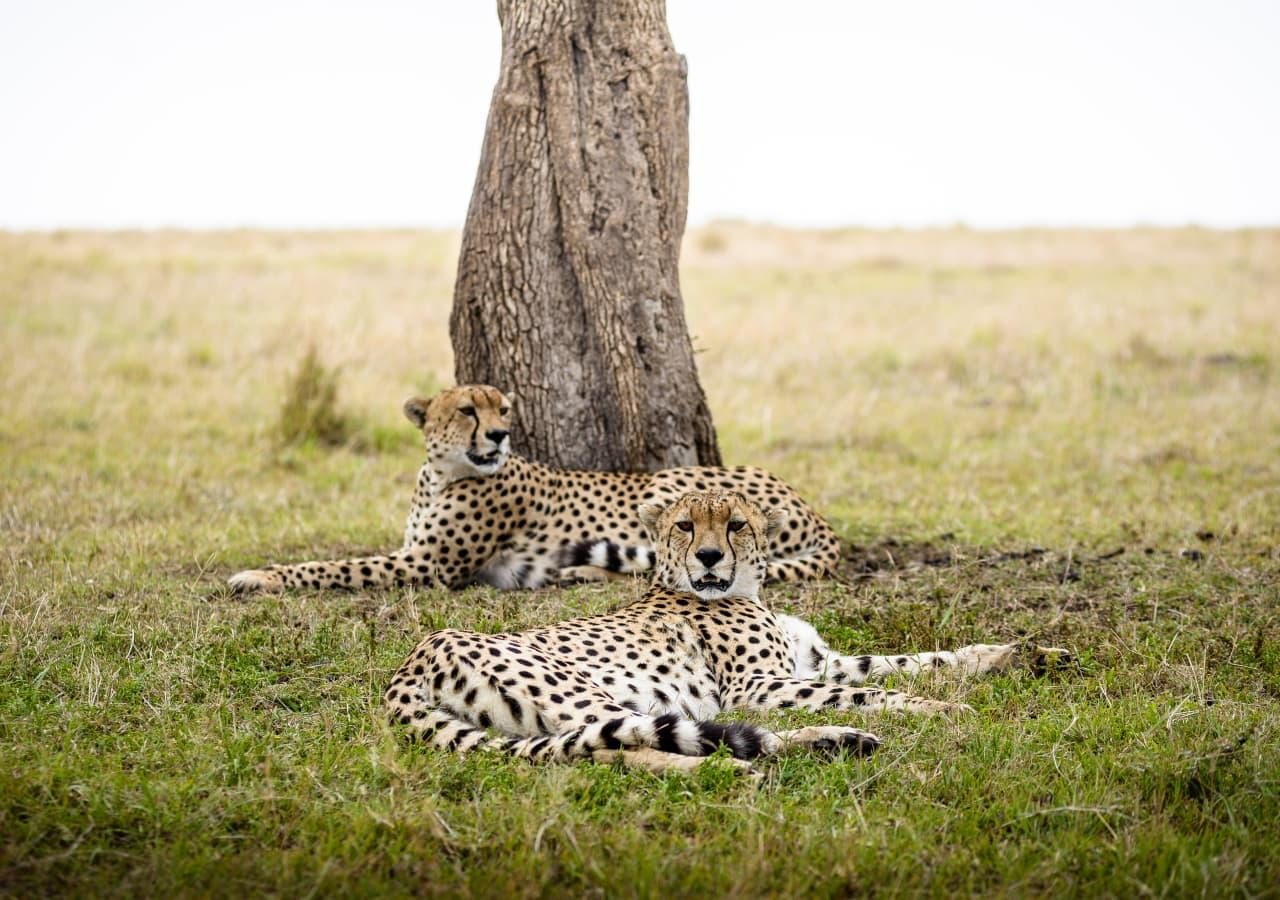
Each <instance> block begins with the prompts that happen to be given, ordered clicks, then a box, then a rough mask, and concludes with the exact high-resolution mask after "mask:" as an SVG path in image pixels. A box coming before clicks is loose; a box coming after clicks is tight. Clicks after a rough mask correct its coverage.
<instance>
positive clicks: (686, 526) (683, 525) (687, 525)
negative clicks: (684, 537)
mask: <svg viewBox="0 0 1280 900" xmlns="http://www.w3.org/2000/svg"><path fill="white" fill-rule="evenodd" d="M676 527H677V528H679V529H680V530H681V531H683V532H684V533H685V534H692V533H693V523H692V522H690V521H689V520H688V519H684V520H682V521H679V522H677V523H676Z"/></svg>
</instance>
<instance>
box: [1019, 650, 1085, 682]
mask: <svg viewBox="0 0 1280 900" xmlns="http://www.w3.org/2000/svg"><path fill="white" fill-rule="evenodd" d="M1030 656H1031V672H1032V674H1034V675H1037V676H1040V675H1046V674H1048V673H1049V672H1054V671H1061V670H1063V669H1067V668H1070V667H1071V666H1072V665H1073V664H1074V663H1075V661H1076V658H1075V656H1074V655H1073V654H1072V652H1071V651H1070V650H1064V649H1063V648H1062V647H1032V648H1031V650H1030Z"/></svg>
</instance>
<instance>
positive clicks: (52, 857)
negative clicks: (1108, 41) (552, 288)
mask: <svg viewBox="0 0 1280 900" xmlns="http://www.w3.org/2000/svg"><path fill="white" fill-rule="evenodd" d="M456 249H457V238H456V235H453V234H446V233H421V232H392V233H322V234H284V233H252V232H228V233H216V234H184V233H158V234H88V233H72V234H63V233H56V234H48V235H14V234H8V235H0V314H2V316H0V451H2V456H3V466H0V567H2V575H0V578H2V580H0V591H2V593H0V891H3V892H6V893H9V894H13V895H26V896H30V895H36V894H46V893H73V894H93V895H121V894H160V895H163V894H171V893H175V892H179V893H187V894H218V895H225V894H243V893H248V892H263V893H272V894H289V895H294V894H308V893H320V892H323V893H337V892H339V891H342V892H352V893H388V894H424V893H426V894H471V895H484V896H494V895H518V896H535V895H545V894H552V895H560V894H570V895H583V894H605V895H620V896H653V895H677V896H682V895H692V894H702V893H708V894H745V895H759V894H792V895H818V896H821V895H835V894H849V893H858V894H863V893H868V894H870V893H875V894H886V895H897V894H912V895H915V894H930V895H944V894H945V895H951V894H955V893H965V894H971V893H982V894H994V895H1017V896H1023V895H1035V894H1055V895H1056V894H1063V893H1066V894H1079V895H1093V894H1107V895H1119V894H1123V895H1136V894H1148V893H1149V894H1156V895H1162V896H1186V895H1192V894H1195V895H1214V896H1218V895H1236V894H1239V895H1255V896H1262V895H1269V896H1275V895H1276V893H1277V889H1276V885H1277V884H1280V857H1278V856H1277V855H1276V854H1275V852H1274V831H1275V823H1276V821H1278V820H1280V775H1278V774H1277V773H1280V389H1278V384H1277V380H1278V377H1280V373H1278V372H1277V366H1280V355H1278V354H1280V324H1278V323H1280V315H1277V313H1278V312H1280V233H1277V232H1273V231H1248V232H1234V233H1216V232H1209V231H1203V230H1196V229H1186V230H1168V231H1161V230H1135V231H1127V232H1054V231H1023V232H1009V233H982V232H973V231H966V230H961V229H954V230H944V231H933V232H872V231H859V230H848V231H831V232H788V231H781V230H777V229H771V228H767V227H763V226H749V225H744V224H740V223H718V224H717V225H715V226H713V227H712V228H711V229H708V230H707V231H704V232H695V233H694V234H691V235H690V238H689V241H688V243H687V247H686V253H685V259H684V264H683V283H684V288H685V294H686V302H687V306H688V313H689V318H690V321H691V326H692V331H693V333H694V338H695V345H696V346H697V347H698V348H699V349H700V350H701V353H700V355H699V357H698V358H699V365H700V366H701V370H702V374H703V382H704V385H705V387H706V388H707V391H708V394H709V397H710V400H711V405H712V408H713V411H714V413H715V415H716V421H717V424H718V426H719V432H720V436H721V441H722V444H723V449H724V451H725V456H726V458H727V459H728V460H729V461H731V462H734V463H739V462H752V463H757V464H761V465H765V466H768V467H770V468H772V469H774V470H775V471H777V472H779V473H780V474H782V475H783V476H784V477H785V478H787V479H788V480H789V481H791V482H792V483H793V484H795V485H796V486H797V487H799V488H800V489H801V490H802V491H803V492H804V493H805V494H806V495H807V496H808V497H810V498H812V500H813V501H814V503H815V504H816V505H817V506H818V507H819V508H820V509H822V510H823V511H824V512H825V513H827V514H828V515H829V517H830V518H831V519H832V521H833V522H834V523H835V524H836V526H837V528H838V529H839V530H840V531H841V533H842V535H843V536H844V537H845V539H846V541H847V542H848V545H849V549H848V555H849V560H848V562H847V566H846V571H845V574H846V579H845V581H844V582H831V583H826V584H821V585H808V586H803V587H786V588H781V589H778V590H775V591H774V592H773V593H772V594H771V597H772V601H773V602H774V604H775V605H776V606H778V607H780V608H784V609H787V610H790V611H792V612H796V613H799V614H802V615H805V616H808V617H811V618H812V619H813V620H814V621H815V622H816V623H817V624H818V625H819V626H820V628H821V629H822V631H823V632H824V633H825V634H826V635H827V636H828V637H829V639H830V640H831V641H832V643H833V644H834V645H835V646H837V647H839V648H841V649H843V650H846V651H854V650H857V651H888V652H892V651H898V650H907V649H913V648H914V649H932V648H934V647H949V646H954V645H957V644H962V643H966V642H971V641H988V640H995V639H1001V638H1012V637H1016V636H1023V635H1027V636H1034V637H1036V638H1038V639H1039V640H1041V641H1043V642H1045V643H1051V644H1059V645H1065V646H1070V647H1072V648H1074V649H1075V650H1076V651H1077V653H1078V655H1079V657H1080V659H1081V667H1080V670H1079V671H1078V672H1073V673H1065V674H1061V675H1054V676H1051V677H1048V678H1044V679H1036V678H1032V677H1030V676H1028V675H1025V674H1022V673H1013V674H1009V675H1005V676H1000V677H997V678H992V679H988V680H980V681H967V682H961V681H955V680H947V679H944V680H941V681H930V682H926V683H922V684H918V685H914V686H913V687H914V689H916V690H919V691H921V692H924V693H928V694H930V695H933V696H940V697H954V698H957V699H963V700H965V701H966V702H969V703H971V704H972V705H974V706H975V707H976V708H977V710H978V711H977V713H976V714H975V715H973V716H970V717H967V718H961V719H956V720H951V721H947V720H941V719H937V720H927V719H922V718H909V717H897V718H895V717H884V718H880V719H877V720H875V722H874V724H873V725H872V728H873V730H875V731H876V732H877V733H878V734H879V735H880V736H881V737H882V738H884V739H885V742H886V745H885V748H884V750H883V751H882V752H881V753H880V754H878V755H877V756H875V757H874V758H872V759H870V760H867V761H861V760H840V761H836V762H834V763H831V764H821V763H819V762H818V761H816V760H813V759H810V758H806V757H804V756H789V757H786V758H783V759H779V760H776V761H773V762H771V763H769V764H767V765H766V766H765V767H764V768H765V773H766V777H765V779H764V781H763V783H762V784H761V785H760V786H758V787H756V786H753V785H751V784H750V783H748V782H746V781H745V780H742V779H737V778H734V777H732V776H729V775H727V774H726V773H725V772H724V771H723V770H721V769H718V768H716V767H715V766H714V764H712V765H710V766H707V767H704V769H703V770H702V771H701V772H700V773H699V774H698V775H697V776H696V777H692V778H690V777H683V776H678V775H672V776H667V777H662V778H659V777H655V776H651V775H647V774H644V773H639V772H627V771H621V770H617V769H614V768H611V767H606V766H597V765H590V764H579V765H570V766H551V767H542V768H537V767H532V766H529V765H527V764H524V763H520V762H516V761H512V760H506V759H500V758H491V757H472V758H456V757H452V756H446V755H442V754H435V753H431V752H425V751H422V750H416V749H409V748H406V747H405V746H403V744H402V742H401V740H400V738H399V736H398V735H397V734H396V733H395V732H393V731H392V730H390V729H388V728H387V727H386V726H384V724H383V723H382V721H381V717H380V715H379V714H378V710H377V697H378V693H379V690H380V688H381V687H382V685H383V684H384V682H385V681H386V679H387V678H388V677H389V675H390V673H391V671H392V670H393V669H394V668H395V666H396V665H397V664H398V663H399V662H400V660H401V658H402V657H403V655H404V654H405V653H406V652H407V650H408V649H409V648H410V647H411V646H412V644H413V642H414V641H415V640H416V639H417V637H418V636H419V635H420V634H421V633H422V632H424V631H426V630H428V629H432V628H438V627H441V626H446V625H447V626H456V627H467V628H475V629H480V630H486V631H494V630H500V629H510V628H518V627H523V626H529V625H534V624H540V623H545V622H549V621H553V620H555V619H557V618H561V617H565V616H568V615H571V614H579V613H583V612H593V611H601V610H605V609H610V608H613V607H615V606H617V605H618V604H619V603H621V602H623V601H625V599H626V598H628V597H630V596H632V595H634V594H635V593H636V592H637V591H638V590H639V586H638V585H628V584H623V585H615V586H609V587H594V586H593V587H582V588H577V589H572V590H564V591H561V590H548V591H541V592H537V593H505V594H504V593H498V592H494V591H490V590H485V589H475V590H470V591H466V592H462V593H447V592H441V591H415V590H404V591H395V592H387V593H369V594H342V593H309V594H308V593H303V594H296V595H291V596H286V597H277V598H256V597H255V598H251V599H242V598H237V597H233V596H230V595H229V594H227V593H226V591H225V590H224V589H223V587H222V583H223V581H224V579H225V577H226V576H227V575H228V574H230V573H231V572H234V571H236V570H238V569H240V568H245V567H250V566H253V565H258V564H261V563H263V562H267V561H272V560H276V561H287V560H300V559H303V558H317V557H332V556H336V555H339V554H345V553H350V552H353V551H358V550H366V549H377V548H388V547H391V546H394V545H395V543H396V542H397V540H398V537H399V533H400V530H401V527H402V524H403V522H402V519H403V515H404V510H405V505H406V503H407V499H408V496H409V494H410V492H411V490H412V483H413V474H414V471H415V469H416V466H417V465H418V463H419V462H420V456H421V454H420V450H419V448H418V445H417V440H415V438H414V434H413V431H412V428H411V427H410V426H409V425H408V424H407V423H405V422H403V420H402V419H401V418H400V413H399V407H400V404H401V402H402V401H403V400H404V399H405V397H407V396H409V395H410V394H412V393H430V392H431V391H433V390H436V389H438V388H439V387H440V386H443V385H445V384H448V383H449V382H450V380H451V371H452V360H451V355H450V351H449V346H448V339H447V316H448V308H449V295H450V287H451V282H452V276H453V266H454V260H455V258H456ZM312 345H314V346H315V348H316V351H317V358H318V360H321V361H323V365H324V366H327V367H329V368H330V369H333V370H337V371H340V373H341V375H340V384H339V385H338V390H339V394H340V397H339V402H340V405H341V408H342V411H343V413H344V415H345V416H346V422H347V428H348V433H347V434H346V436H345V439H344V441H343V442H342V443H341V444H340V445H339V446H337V447H336V448H330V447H326V446H325V445H324V444H323V442H322V441H316V440H312V441H303V442H302V443H298V444H285V443H282V442H281V440H280V433H279V430H278V429H279V421H280V411H281V408H282V405H283V404H284V401H285V398H286V396H287V394H288V391H289V385H290V379H291V377H292V376H293V375H294V374H296V373H297V372H298V371H299V365H300V363H301V362H302V360H303V359H304V357H305V355H306V353H307V349H308V347H310V346H312ZM810 720H811V719H809V718H806V717H805V716H803V715H802V714H794V715H791V716H784V717H779V718H778V719H775V720H773V721H791V722H794V723H803V722H805V721H810ZM828 720H838V721H844V722H849V723H857V722H859V721H861V720H860V719H859V718H858V717H857V716H855V715H852V714H850V715H845V716H832V717H829V719H828Z"/></svg>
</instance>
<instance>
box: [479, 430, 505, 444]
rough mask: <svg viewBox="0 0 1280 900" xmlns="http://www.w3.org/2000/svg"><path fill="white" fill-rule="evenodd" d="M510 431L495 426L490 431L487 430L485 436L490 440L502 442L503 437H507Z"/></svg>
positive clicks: (497, 442) (496, 442)
mask: <svg viewBox="0 0 1280 900" xmlns="http://www.w3.org/2000/svg"><path fill="white" fill-rule="evenodd" d="M510 433H511V432H510V431H506V430H504V429H502V428H494V429H491V430H489V431H486V432H485V433H484V436H485V437H487V438H488V439H489V440H491V441H493V442H494V443H495V444H501V443H502V439H503V438H505V437H506V436H507V435H509V434H510Z"/></svg>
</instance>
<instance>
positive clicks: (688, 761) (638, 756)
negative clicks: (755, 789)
mask: <svg viewBox="0 0 1280 900" xmlns="http://www.w3.org/2000/svg"><path fill="white" fill-rule="evenodd" d="M591 758H592V759H593V760H595V761H596V762H602V763H614V762H616V763H620V764H621V765H622V766H623V767H625V768H628V769H643V770H644V771H646V772H652V773H653V774H655V775H665V774H666V773H667V772H685V773H689V774H691V773H693V772H695V771H696V770H697V769H698V768H699V767H700V766H703V765H708V766H719V767H722V768H726V769H728V770H729V771H731V772H733V773H734V774H738V775H745V776H747V777H748V778H751V779H758V778H760V777H762V776H761V774H760V773H759V772H757V771H756V770H755V769H754V768H752V766H751V763H749V762H748V761H747V760H745V759H735V758H734V757H732V756H730V757H726V758H724V759H721V758H719V757H716V758H708V757H706V756H685V755H684V754H682V753H667V752H665V751H663V750H655V749H653V748H651V747H641V748H639V749H637V750H597V751H595V752H594V753H592V754H591Z"/></svg>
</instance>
